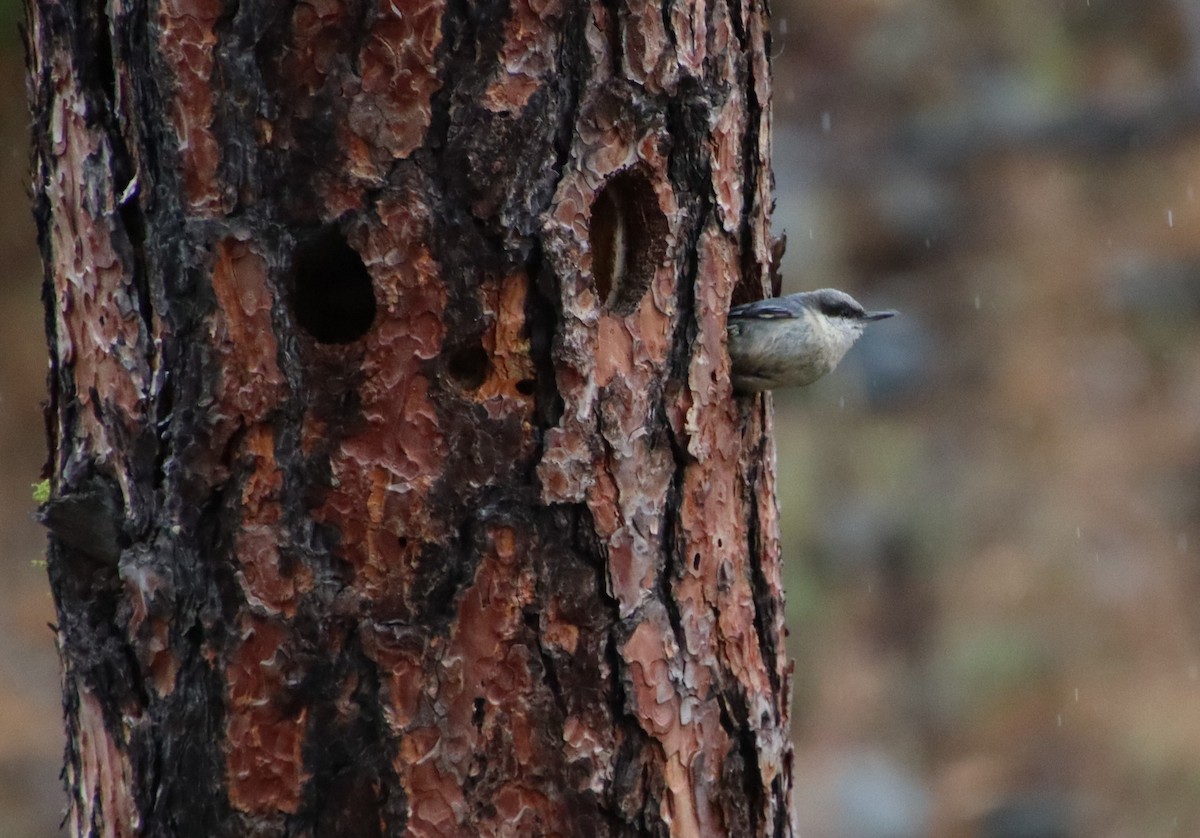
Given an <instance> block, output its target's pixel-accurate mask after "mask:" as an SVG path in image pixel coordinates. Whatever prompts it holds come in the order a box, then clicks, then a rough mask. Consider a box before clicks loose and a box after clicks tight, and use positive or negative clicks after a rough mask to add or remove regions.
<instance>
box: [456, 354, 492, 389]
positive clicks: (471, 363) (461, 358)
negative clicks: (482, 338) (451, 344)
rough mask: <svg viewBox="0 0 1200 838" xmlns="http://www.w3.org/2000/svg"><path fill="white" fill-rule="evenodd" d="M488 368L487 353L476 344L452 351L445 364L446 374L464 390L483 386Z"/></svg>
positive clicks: (489, 366)
mask: <svg viewBox="0 0 1200 838" xmlns="http://www.w3.org/2000/svg"><path fill="white" fill-rule="evenodd" d="M490 368H491V362H490V361H489V360H488V354H487V351H486V350H485V349H484V348H483V347H482V346H480V345H479V344H477V343H473V344H469V345H467V346H460V347H458V348H457V349H455V350H453V351H452V352H451V353H450V358H449V359H448V361H447V362H446V372H448V373H450V377H451V378H452V379H454V381H455V383H456V384H458V386H459V387H461V388H463V389H464V390H475V389H477V388H478V387H479V385H481V384H483V382H484V381H486V380H487V377H488V372H489V370H490Z"/></svg>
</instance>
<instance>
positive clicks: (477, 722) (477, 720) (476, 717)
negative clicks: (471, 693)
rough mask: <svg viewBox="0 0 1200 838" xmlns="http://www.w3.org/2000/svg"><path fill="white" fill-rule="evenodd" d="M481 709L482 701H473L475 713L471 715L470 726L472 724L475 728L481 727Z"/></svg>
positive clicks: (479, 699) (478, 699) (477, 699)
mask: <svg viewBox="0 0 1200 838" xmlns="http://www.w3.org/2000/svg"><path fill="white" fill-rule="evenodd" d="M483 707H484V702H483V699H482V698H476V699H475V712H474V713H472V714H471V724H473V725H474V726H475V727H482V726H483Z"/></svg>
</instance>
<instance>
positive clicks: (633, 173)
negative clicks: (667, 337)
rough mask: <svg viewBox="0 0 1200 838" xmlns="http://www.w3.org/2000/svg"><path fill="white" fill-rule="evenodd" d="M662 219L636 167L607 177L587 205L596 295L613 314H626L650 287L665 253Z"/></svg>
mask: <svg viewBox="0 0 1200 838" xmlns="http://www.w3.org/2000/svg"><path fill="white" fill-rule="evenodd" d="M666 241H667V218H666V216H665V215H663V212H662V210H660V209H659V208H658V199H657V198H656V197H655V195H654V187H653V186H652V184H651V181H650V178H649V177H648V176H647V174H646V172H645V171H644V170H643V169H640V168H634V169H626V170H625V171H623V172H618V173H617V174H615V175H613V176H612V177H611V178H609V179H608V181H607V182H606V183H605V184H604V185H603V186H602V187H600V192H599V193H598V194H597V195H596V201H595V203H593V204H592V220H591V225H590V226H589V228H588V243H589V244H590V245H591V249H592V278H593V280H594V281H595V283H596V294H597V296H598V297H599V298H600V299H601V300H602V301H603V303H604V306H605V308H607V309H608V310H610V311H612V312H613V313H614V314H621V315H624V314H629V313H630V312H632V311H633V310H634V309H635V308H637V305H638V302H640V301H641V299H642V296H643V295H644V294H645V293H646V289H647V288H649V287H650V281H651V280H652V279H654V271H655V270H656V269H657V268H658V266H659V265H660V264H661V262H662V259H663V256H664V254H665V252H666Z"/></svg>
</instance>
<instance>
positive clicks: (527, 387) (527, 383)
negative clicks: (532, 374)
mask: <svg viewBox="0 0 1200 838" xmlns="http://www.w3.org/2000/svg"><path fill="white" fill-rule="evenodd" d="M536 389H537V382H536V381H534V380H533V379H532V378H522V379H521V380H520V381H518V382H517V392H518V393H520V394H521V395H522V396H532V395H533V393H534V391H535V390H536Z"/></svg>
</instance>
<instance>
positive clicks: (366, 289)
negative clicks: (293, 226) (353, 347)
mask: <svg viewBox="0 0 1200 838" xmlns="http://www.w3.org/2000/svg"><path fill="white" fill-rule="evenodd" d="M290 280H291V281H290V285H291V301H292V313H293V314H294V315H295V316H296V322H297V323H299V324H300V328H302V329H304V331H306V332H308V333H309V334H310V335H312V337H313V339H314V340H316V341H317V342H318V343H352V342H354V341H356V340H358V339H359V338H361V337H362V336H363V335H365V334H366V333H367V330H368V329H370V328H371V324H372V323H373V322H375V289H374V287H373V286H372V284H371V274H370V273H369V272H368V271H367V266H366V265H364V264H363V260H362V257H361V256H359V255H358V252H357V251H355V249H354V248H352V247H351V246H350V244H349V243H348V242H347V241H346V238H345V236H343V235H342V233H341V231H340V230H338V229H337V228H336V227H329V228H326V229H324V230H322V231H321V232H319V233H318V234H317V235H315V236H314V237H313V238H311V239H309V240H308V241H306V242H303V243H301V244H300V245H299V246H298V247H297V248H296V252H295V254H294V255H293V257H292V271H291V277H290Z"/></svg>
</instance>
